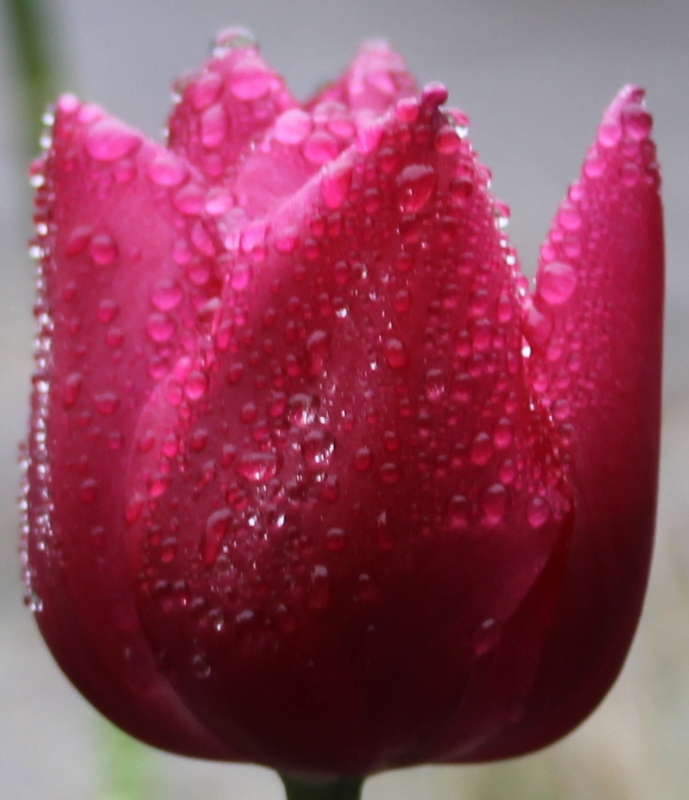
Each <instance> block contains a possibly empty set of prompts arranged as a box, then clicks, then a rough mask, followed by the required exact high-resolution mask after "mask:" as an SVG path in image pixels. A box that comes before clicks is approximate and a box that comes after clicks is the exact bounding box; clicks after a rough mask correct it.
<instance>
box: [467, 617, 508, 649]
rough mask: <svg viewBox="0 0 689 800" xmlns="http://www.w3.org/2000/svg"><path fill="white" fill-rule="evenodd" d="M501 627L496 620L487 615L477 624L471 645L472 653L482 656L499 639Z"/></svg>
mask: <svg viewBox="0 0 689 800" xmlns="http://www.w3.org/2000/svg"><path fill="white" fill-rule="evenodd" d="M500 634H501V628H500V623H499V622H497V620H495V619H493V618H492V617H489V618H488V619H486V620H484V621H483V622H482V623H481V625H479V627H478V630H477V631H476V633H475V634H474V639H473V642H472V644H473V647H474V653H475V654H476V655H477V656H483V655H485V654H486V653H487V652H489V651H490V650H492V649H493V648H494V647H495V645H496V644H497V643H498V641H499V640H500Z"/></svg>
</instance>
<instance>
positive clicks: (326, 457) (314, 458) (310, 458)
mask: <svg viewBox="0 0 689 800" xmlns="http://www.w3.org/2000/svg"><path fill="white" fill-rule="evenodd" d="M301 452H302V455H303V456H304V461H306V463H307V465H308V466H309V467H311V468H312V469H319V468H322V467H325V466H327V464H328V463H329V461H330V458H331V456H332V454H333V453H334V452H335V438H334V437H333V436H332V434H331V433H329V432H328V431H324V430H313V431H309V432H308V433H307V434H306V436H305V437H304V441H303V442H302V445H301Z"/></svg>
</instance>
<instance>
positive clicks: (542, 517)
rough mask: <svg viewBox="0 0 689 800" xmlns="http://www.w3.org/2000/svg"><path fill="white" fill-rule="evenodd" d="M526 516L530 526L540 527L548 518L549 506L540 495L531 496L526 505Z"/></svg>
mask: <svg viewBox="0 0 689 800" xmlns="http://www.w3.org/2000/svg"><path fill="white" fill-rule="evenodd" d="M526 517H527V519H528V520H529V525H531V527H532V528H540V527H542V526H543V525H545V523H546V522H547V521H548V520H549V519H550V506H549V505H548V503H546V501H545V500H544V499H543V498H542V497H538V496H536V497H532V498H531V499H530V500H529V502H528V504H527V507H526Z"/></svg>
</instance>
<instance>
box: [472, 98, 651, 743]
mask: <svg viewBox="0 0 689 800" xmlns="http://www.w3.org/2000/svg"><path fill="white" fill-rule="evenodd" d="M642 101H643V92H642V91H641V90H639V89H637V88H635V87H627V88H625V89H623V90H622V92H621V93H620V94H619V95H618V96H617V98H616V99H615V100H614V102H613V103H612V105H611V106H610V108H609V109H608V111H607V112H606V114H605V117H604V119H603V122H602V124H601V126H600V128H599V130H598V136H597V139H596V142H595V144H594V145H593V146H592V147H591V148H590V149H589V152H588V154H587V157H586V161H585V163H584V168H583V172H582V176H581V178H580V180H579V182H578V183H575V184H574V185H573V186H572V187H571V189H570V191H569V194H568V197H567V199H566V200H565V201H564V202H563V204H562V206H561V207H560V209H559V211H558V213H557V215H556V217H555V220H554V223H553V226H552V229H551V231H550V234H549V236H548V239H547V240H546V243H545V244H544V246H543V249H542V256H541V263H540V267H539V270H538V275H537V279H536V291H535V294H534V297H533V307H532V308H531V310H530V311H529V340H530V342H531V346H532V348H533V356H532V358H531V359H530V362H529V364H530V372H531V376H532V378H531V379H532V382H533V385H534V387H535V389H536V391H537V393H538V394H539V395H540V398H541V402H542V403H543V405H544V406H546V407H547V408H549V409H550V413H551V415H552V417H553V419H554V422H555V424H556V425H557V426H558V429H559V431H560V434H561V437H562V439H563V441H564V442H565V443H566V448H567V451H568V453H569V467H568V469H569V474H570V476H571V482H572V485H573V489H574V504H575V520H576V522H575V527H574V531H573V535H572V541H571V545H570V552H569V555H568V558H567V565H566V569H565V573H564V583H563V589H562V594H561V597H560V599H559V603H558V608H557V615H556V623H555V627H554V630H553V634H552V636H551V639H550V642H549V646H548V651H547V653H546V655H545V658H544V660H543V665H542V668H541V674H540V676H539V679H538V681H537V683H536V686H535V689H534V693H533V695H532V697H531V699H530V701H529V706H528V713H527V715H526V718H525V719H524V720H523V722H522V724H521V726H519V728H518V730H515V731H514V734H513V735H512V736H505V737H504V739H503V740H502V741H501V742H498V743H496V744H495V745H493V746H489V747H487V748H484V749H483V750H482V751H481V752H480V753H479V755H481V756H483V757H487V758H495V757H504V756H510V755H514V754H517V753H521V752H526V751H529V750H532V749H534V748H537V747H540V746H542V745H544V744H547V743H548V742H550V741H552V740H553V739H555V738H557V737H558V736H561V735H563V734H564V733H566V732H567V731H569V730H570V729H571V728H572V727H574V726H575V725H576V724H577V723H578V722H579V721H580V720H581V719H583V718H584V717H585V716H586V715H587V714H588V713H589V712H590V711H591V710H592V708H593V707H594V706H595V705H596V704H597V703H598V702H599V701H600V699H601V698H602V697H603V695H604V694H605V692H606V691H607V690H608V688H609V686H610V684H611V683H612V682H613V681H614V679H615V677H616V676H617V673H618V671H619V669H620V668H621V665H622V662H623V660H624V657H625V655H626V653H627V650H628V648H629V644H630V641H631V638H632V635H633V633H634V630H635V628H636V624H637V621H638V618H639V614H640V610H641V604H642V600H643V595H644V589H645V586H646V579H647V573H648V567H649V561H650V553H651V545H652V535H653V526H654V515H655V498H656V481H657V469H658V444H659V425H660V386H661V344H662V308H663V228H662V216H661V205H660V199H659V193H658V186H659V176H658V168H657V164H656V161H655V147H654V145H653V143H652V142H651V141H650V139H649V134H650V129H651V118H650V116H649V114H648V113H647V111H646V110H645V109H644V107H643V102H642Z"/></svg>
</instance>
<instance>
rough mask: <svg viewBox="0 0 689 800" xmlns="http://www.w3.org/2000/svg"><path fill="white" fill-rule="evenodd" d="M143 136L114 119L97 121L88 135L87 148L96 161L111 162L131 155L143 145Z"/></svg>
mask: <svg viewBox="0 0 689 800" xmlns="http://www.w3.org/2000/svg"><path fill="white" fill-rule="evenodd" d="M141 141H142V140H141V136H140V134H138V133H137V132H136V131H133V130H131V128H127V127H126V126H124V125H122V123H121V122H118V121H117V120H114V119H101V120H98V121H97V122H95V123H94V124H93V125H92V126H91V128H90V129H89V132H88V133H87V135H86V150H87V152H88V154H89V155H90V156H91V157H92V158H93V159H95V160H96V161H101V162H110V161H117V159H119V158H122V157H124V156H128V155H130V153H133V152H134V150H136V149H137V148H138V147H139V146H140V145H141Z"/></svg>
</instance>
